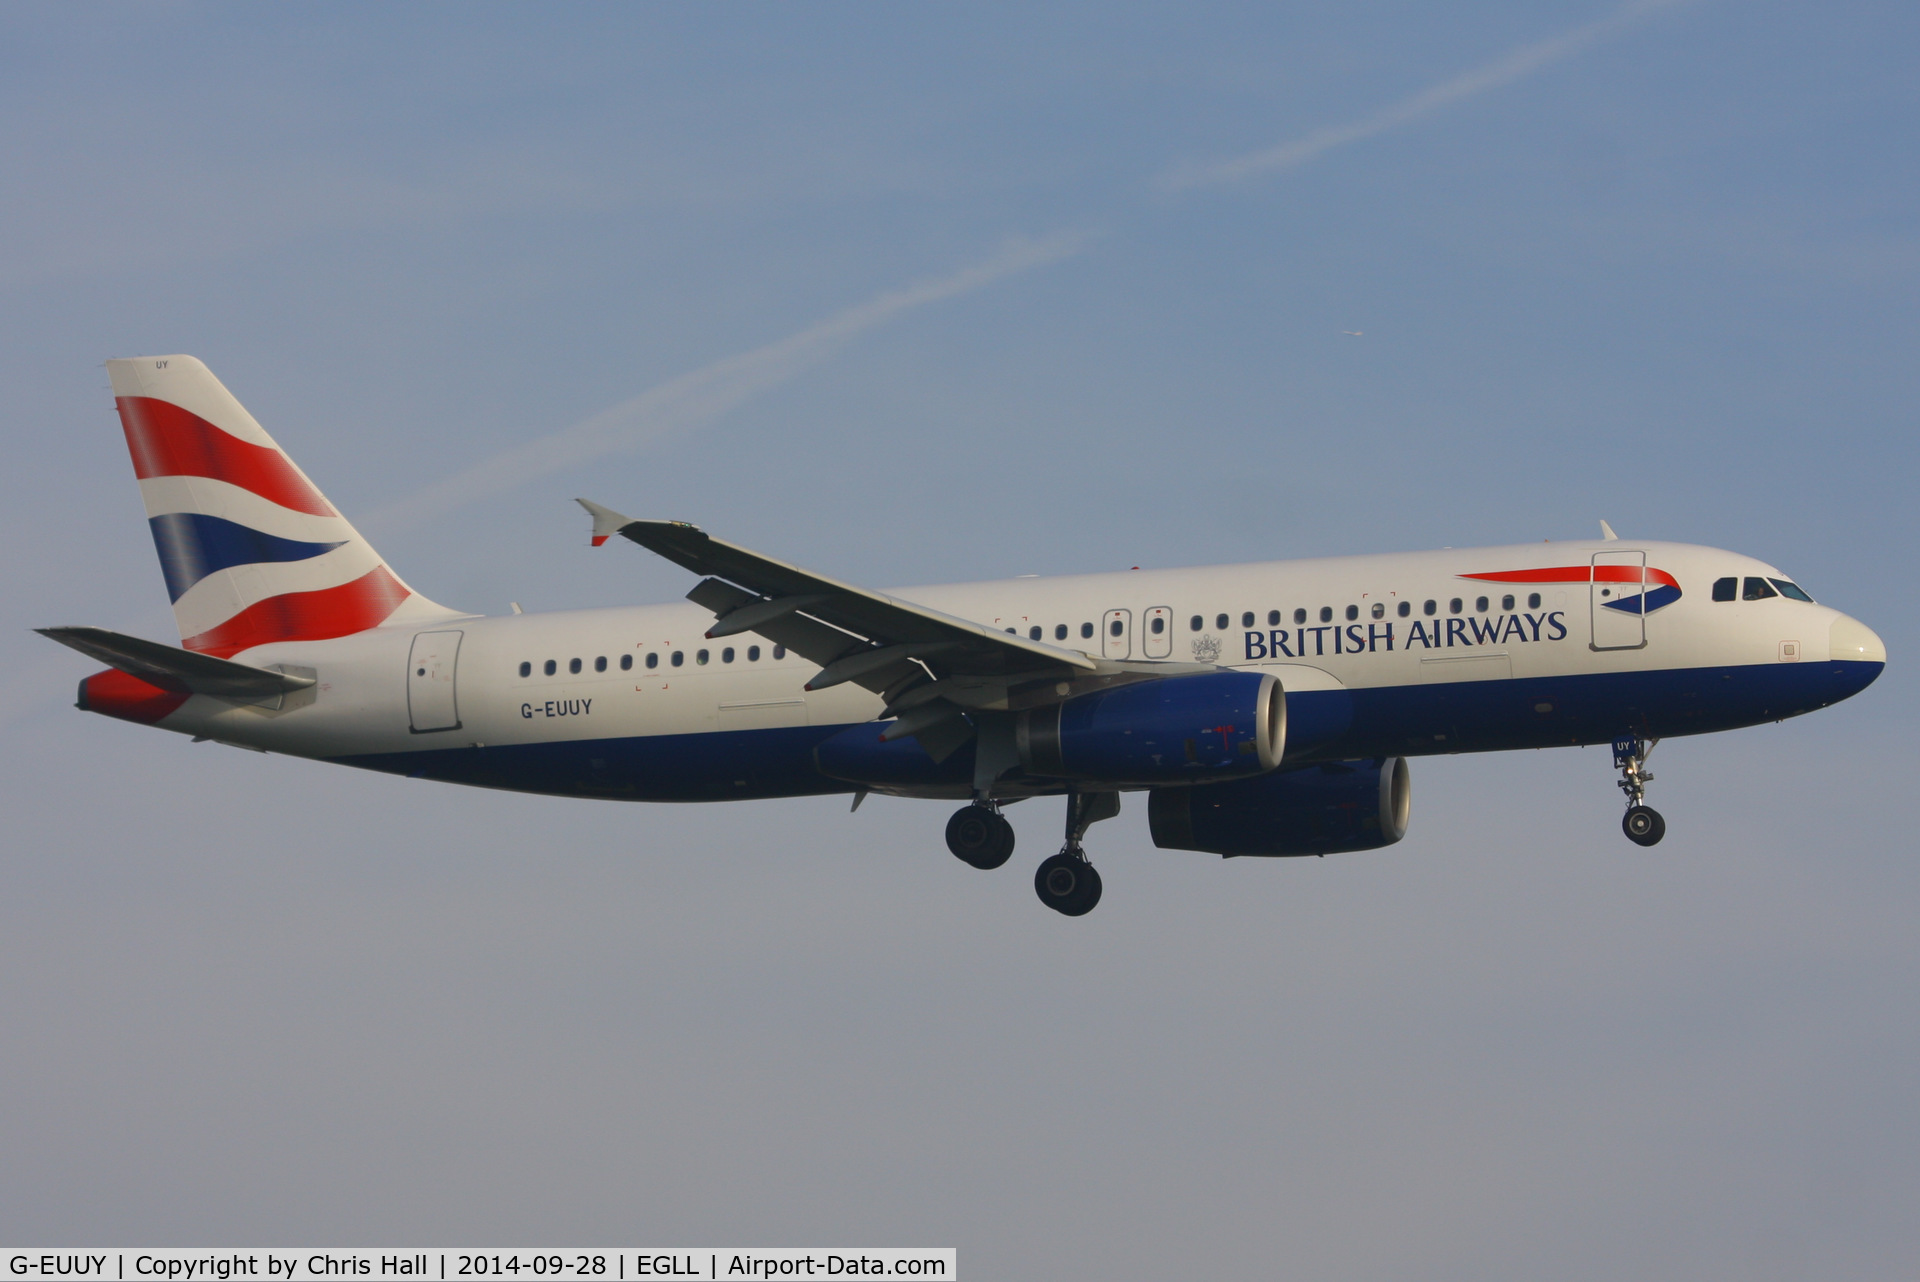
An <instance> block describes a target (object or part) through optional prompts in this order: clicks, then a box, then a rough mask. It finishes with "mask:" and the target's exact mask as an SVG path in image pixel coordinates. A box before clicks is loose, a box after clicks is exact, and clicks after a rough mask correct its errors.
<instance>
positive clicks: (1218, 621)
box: [1213, 614, 1227, 632]
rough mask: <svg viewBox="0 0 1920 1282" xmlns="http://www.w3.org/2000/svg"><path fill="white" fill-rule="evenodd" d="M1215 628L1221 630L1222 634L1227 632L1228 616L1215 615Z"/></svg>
mask: <svg viewBox="0 0 1920 1282" xmlns="http://www.w3.org/2000/svg"><path fill="white" fill-rule="evenodd" d="M1213 626H1214V627H1216V628H1219V629H1220V630H1221V631H1222V632H1225V631H1226V630H1227V616H1226V615H1224V614H1216V615H1214V616H1213Z"/></svg>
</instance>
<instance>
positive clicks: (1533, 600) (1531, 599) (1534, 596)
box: [1527, 592, 1540, 610]
mask: <svg viewBox="0 0 1920 1282" xmlns="http://www.w3.org/2000/svg"><path fill="white" fill-rule="evenodd" d="M1539 608H1540V594H1539V593H1538V592H1529V593H1527V609H1529V610H1538V609H1539Z"/></svg>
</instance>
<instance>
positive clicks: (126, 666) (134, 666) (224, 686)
mask: <svg viewBox="0 0 1920 1282" xmlns="http://www.w3.org/2000/svg"><path fill="white" fill-rule="evenodd" d="M34 631H36V632H38V633H39V634H40V635H41V636H43V637H52V638H53V639H54V640H55V641H58V642H59V643H60V644H61V645H64V646H70V647H72V648H73V649H75V650H78V651H79V652H80V653H81V654H84V655H86V656H87V657H88V658H90V659H98V660H99V661H100V662H102V663H104V664H107V665H109V666H110V667H114V668H118V669H119V670H120V671H122V672H124V673H126V674H127V675H128V676H131V677H138V678H139V679H140V680H142V681H144V682H146V683H147V684H148V685H150V686H155V687H158V688H159V689H161V690H169V691H172V692H173V693H175V694H205V695H211V696H213V697H214V698H216V699H231V700H234V701H235V702H240V703H250V702H253V701H256V700H260V699H271V698H274V697H275V696H278V695H284V694H291V693H293V692H294V691H295V690H304V689H306V688H307V687H308V686H311V685H313V684H314V680H315V679H314V678H313V677H301V676H293V675H291V674H290V673H285V672H272V671H269V670H268V669H266V668H256V667H253V666H252V665H250V664H245V663H235V662H234V661H233V660H231V659H218V658H215V657H214V656H213V655H210V654H199V653H196V652H195V651H192V650H182V649H181V648H180V647H178V646H171V645H163V644H161V643H160V642H158V641H146V640H142V639H141V638H139V637H130V636H127V635H125V634H123V633H119V632H109V631H108V630H107V629H105V628H84V627H82V628H35V629H34Z"/></svg>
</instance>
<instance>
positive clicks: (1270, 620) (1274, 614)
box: [1267, 610, 1280, 628]
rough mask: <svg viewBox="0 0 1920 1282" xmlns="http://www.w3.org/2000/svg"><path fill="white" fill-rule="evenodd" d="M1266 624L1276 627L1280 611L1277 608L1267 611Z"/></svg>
mask: <svg viewBox="0 0 1920 1282" xmlns="http://www.w3.org/2000/svg"><path fill="white" fill-rule="evenodd" d="M1267 626H1268V627H1270V628H1277V627H1279V626H1280V611H1278V610H1268V611H1267Z"/></svg>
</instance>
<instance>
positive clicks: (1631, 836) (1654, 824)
mask: <svg viewBox="0 0 1920 1282" xmlns="http://www.w3.org/2000/svg"><path fill="white" fill-rule="evenodd" d="M1659 742H1660V741H1659V740H1658V739H1655V740H1653V741H1652V742H1648V741H1647V740H1645V739H1641V738H1638V737H1636V736H1631V735H1630V736H1627V737H1625V738H1621V739H1615V740H1614V741H1613V764H1614V765H1615V766H1616V767H1617V768H1618V769H1619V771H1620V780H1619V784H1620V791H1621V792H1624V793H1625V794H1627V813H1626V814H1625V815H1624V816H1622V817H1621V820H1620V829H1621V831H1623V832H1625V833H1626V834H1627V840H1628V841H1631V842H1633V843H1634V844H1635V845H1636V846H1654V845H1658V844H1659V842H1660V839H1661V838H1662V837H1664V836H1666V835H1667V821H1666V820H1665V819H1662V818H1661V817H1660V812H1659V811H1658V810H1655V809H1654V808H1653V807H1652V806H1649V805H1647V804H1646V796H1647V785H1648V784H1650V783H1652V782H1653V776H1652V775H1650V774H1648V773H1647V769H1646V767H1647V758H1648V757H1649V756H1651V755H1652V753H1653V748H1654V744H1657V743H1659Z"/></svg>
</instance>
